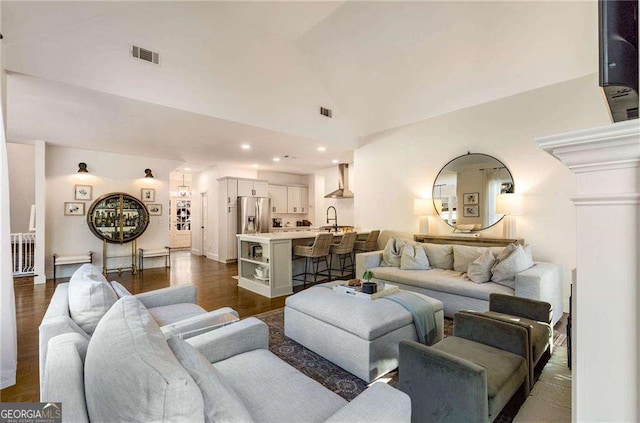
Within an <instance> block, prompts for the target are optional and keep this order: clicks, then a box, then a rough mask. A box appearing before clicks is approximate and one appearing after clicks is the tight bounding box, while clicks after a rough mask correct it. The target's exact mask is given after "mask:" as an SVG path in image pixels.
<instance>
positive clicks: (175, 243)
mask: <svg viewBox="0 0 640 423" xmlns="http://www.w3.org/2000/svg"><path fill="white" fill-rule="evenodd" d="M169 210H170V213H171V216H170V221H171V222H170V224H171V227H170V229H169V246H170V247H171V248H191V200H185V199H184V198H172V199H170V200H169Z"/></svg>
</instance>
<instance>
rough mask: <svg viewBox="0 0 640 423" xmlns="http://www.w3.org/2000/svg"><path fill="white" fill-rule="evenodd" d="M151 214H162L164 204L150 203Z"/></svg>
mask: <svg viewBox="0 0 640 423" xmlns="http://www.w3.org/2000/svg"><path fill="white" fill-rule="evenodd" d="M147 208H148V209H149V216H162V204H149V205H148V206H147Z"/></svg>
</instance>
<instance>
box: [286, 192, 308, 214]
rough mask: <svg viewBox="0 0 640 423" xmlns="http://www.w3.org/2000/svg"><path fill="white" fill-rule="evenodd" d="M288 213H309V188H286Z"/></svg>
mask: <svg viewBox="0 0 640 423" xmlns="http://www.w3.org/2000/svg"><path fill="white" fill-rule="evenodd" d="M287 211H288V213H300V214H306V213H309V188H307V187H287Z"/></svg>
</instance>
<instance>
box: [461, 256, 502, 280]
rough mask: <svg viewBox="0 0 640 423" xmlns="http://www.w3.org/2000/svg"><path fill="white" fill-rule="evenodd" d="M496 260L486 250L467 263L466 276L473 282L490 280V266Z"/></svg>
mask: <svg viewBox="0 0 640 423" xmlns="http://www.w3.org/2000/svg"><path fill="white" fill-rule="evenodd" d="M495 262H496V259H495V257H493V253H492V252H491V251H489V250H486V251H485V252H484V253H482V254H481V255H480V257H478V258H477V259H475V260H474V261H472V262H471V263H469V268H468V269H467V277H468V278H469V279H471V281H472V282H475V283H485V282H489V281H490V280H491V267H492V266H493V263H495Z"/></svg>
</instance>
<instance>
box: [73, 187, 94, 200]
mask: <svg viewBox="0 0 640 423" xmlns="http://www.w3.org/2000/svg"><path fill="white" fill-rule="evenodd" d="M74 192H75V193H74V197H73V199H74V200H81V201H88V200H92V199H93V187H92V186H91V185H76V186H75V189H74Z"/></svg>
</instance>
